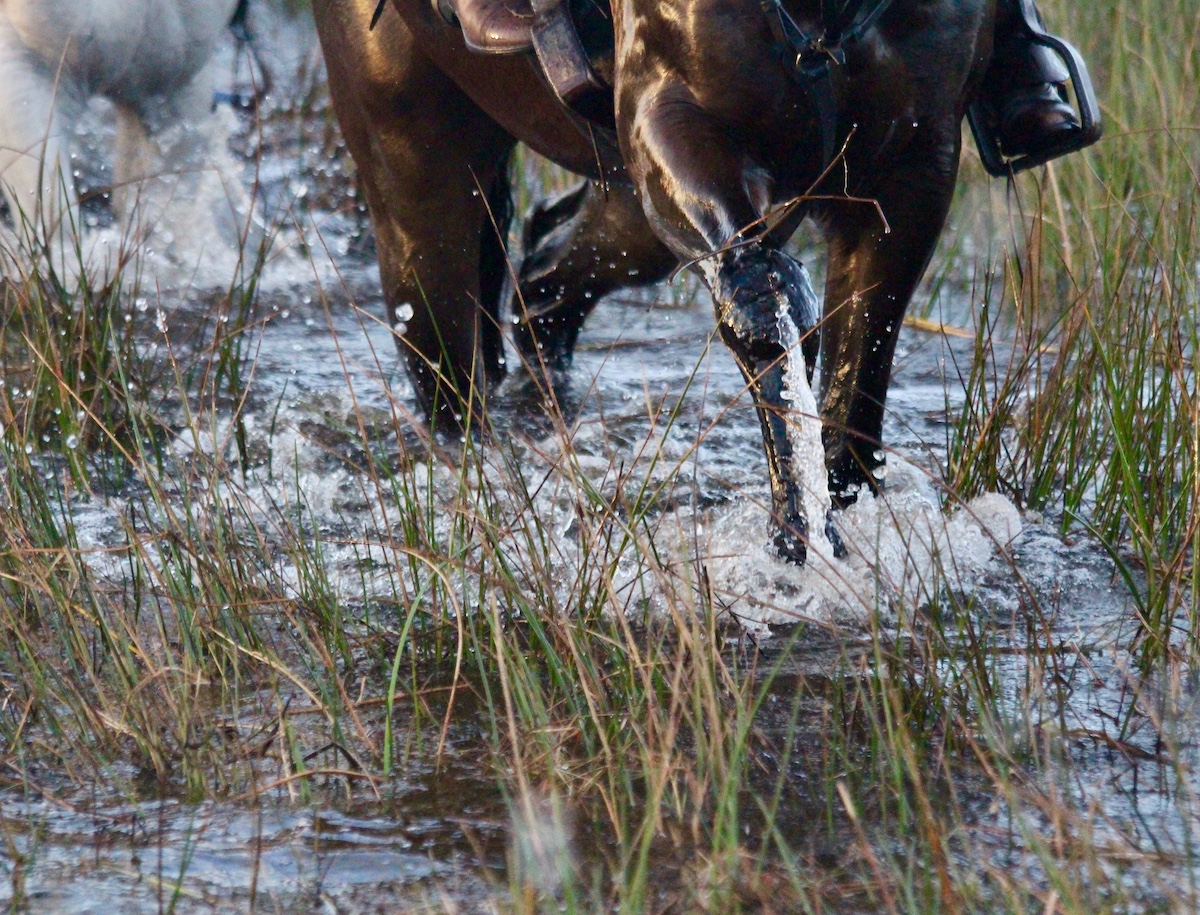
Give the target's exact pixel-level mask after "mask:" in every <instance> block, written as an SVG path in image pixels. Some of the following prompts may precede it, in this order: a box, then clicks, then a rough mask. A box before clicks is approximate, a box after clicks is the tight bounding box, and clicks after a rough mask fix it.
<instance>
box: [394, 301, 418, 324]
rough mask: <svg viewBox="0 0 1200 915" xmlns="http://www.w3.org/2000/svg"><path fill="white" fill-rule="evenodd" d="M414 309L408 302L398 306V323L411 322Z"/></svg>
mask: <svg viewBox="0 0 1200 915" xmlns="http://www.w3.org/2000/svg"><path fill="white" fill-rule="evenodd" d="M413 314H414V312H413V307H412V305H411V304H409V303H408V302H404V303H402V304H400V305H397V306H396V320H397V321H411V320H412V317H413Z"/></svg>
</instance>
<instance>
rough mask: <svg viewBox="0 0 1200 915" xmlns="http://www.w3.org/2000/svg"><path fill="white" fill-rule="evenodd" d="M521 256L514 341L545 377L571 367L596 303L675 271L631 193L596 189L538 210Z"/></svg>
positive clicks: (584, 187)
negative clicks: (549, 373) (581, 330)
mask: <svg viewBox="0 0 1200 915" xmlns="http://www.w3.org/2000/svg"><path fill="white" fill-rule="evenodd" d="M524 249H525V256H524V259H523V261H522V263H521V272H520V277H519V280H518V286H517V294H516V296H515V301H514V302H513V323H514V336H515V338H516V342H517V346H518V348H519V350H520V352H521V355H522V356H523V357H524V358H525V359H526V360H527V361H528V362H529V363H530V364H531V365H542V366H545V367H546V368H547V369H549V370H551V371H562V370H565V369H566V368H567V367H568V366H569V365H570V363H571V357H572V354H573V353H574V350H575V341H576V339H577V338H578V336H579V331H580V329H581V328H582V327H583V323H584V321H585V320H586V319H587V316H588V315H589V314H591V312H592V309H593V308H595V307H596V303H597V302H598V301H599V300H600V298H601V297H603V296H604V295H606V294H608V293H610V292H614V291H615V290H618V289H626V288H630V287H640V286H647V285H652V284H654V283H658V282H660V281H661V280H663V279H665V278H666V277H667V276H668V275H669V274H670V272H671V271H672V270H673V269H675V267H676V266H678V263H679V260H678V258H677V257H676V256H675V255H674V254H673V253H672V252H671V251H670V249H669V248H667V247H666V245H664V244H663V243H662V242H661V241H660V240H659V239H658V237H657V236H656V235H655V234H654V233H653V231H651V229H650V224H649V223H648V222H647V221H646V216H645V214H644V212H643V210H642V205H641V203H640V202H639V201H638V199H637V197H636V195H635V194H634V191H633V187H632V186H630V185H624V184H610V185H609V186H608V187H607V189H605V188H603V187H602V186H601V185H600V184H599V183H598V182H595V181H584V182H582V183H580V184H578V185H576V186H575V187H574V188H572V189H571V190H569V191H567V192H566V193H565V194H562V195H561V196H559V197H556V198H551V199H549V200H547V201H544V202H542V203H539V204H538V205H537V206H536V207H535V208H534V210H533V212H532V213H531V214H530V216H529V217H528V220H527V221H526V225H525V244H524Z"/></svg>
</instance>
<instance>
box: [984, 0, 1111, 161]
mask: <svg viewBox="0 0 1200 915" xmlns="http://www.w3.org/2000/svg"><path fill="white" fill-rule="evenodd" d="M1018 3H1019V4H1020V8H1019V11H1018V12H1019V14H1020V15H1019V16H1018V17H1017V18H1018V19H1019V20H1020V28H1021V29H1022V30H1023V31H1024V34H1025V37H1026V38H1028V39H1029V41H1031V42H1032V43H1033V44H1035V45H1038V46H1039V47H1043V48H1046V49H1047V50H1049V51H1050V52H1051V53H1053V54H1054V55H1055V56H1056V57H1057V58H1059V59H1060V60H1061V61H1062V63H1063V64H1064V65H1065V66H1066V68H1067V72H1068V74H1070V82H1071V89H1072V91H1073V92H1074V95H1075V106H1076V108H1077V110H1078V114H1079V130H1077V131H1075V132H1074V133H1073V134H1072V135H1071V136H1070V137H1069V138H1067V139H1065V140H1063V141H1062V142H1061V143H1058V144H1056V145H1055V146H1053V147H1052V148H1050V149H1048V150H1045V151H1043V152H1039V153H1036V154H1030V155H1022V156H1016V157H1014V158H1009V159H1006V158H1005V157H1004V154H1003V152H1001V150H1000V142H999V140H998V138H997V137H996V135H995V131H994V129H993V127H992V125H991V124H990V123H989V119H988V108H987V105H986V104H985V103H984V102H983V101H982V100H980V99H977V100H976V101H974V102H972V103H971V107H970V108H968V109H967V121H968V122H969V123H970V125H971V133H972V134H973V135H974V137H975V145H976V146H977V147H978V148H979V158H980V159H982V160H983V167H984V168H985V169H986V170H987V173H988V174H989V175H991V176H992V177H994V178H1004V177H1008V176H1010V175H1015V174H1017V173H1018V172H1023V171H1025V170H1026V169H1030V168H1036V167H1037V166H1039V165H1045V164H1046V163H1047V162H1049V161H1050V160H1052V159H1057V158H1059V157H1060V156H1066V155H1069V154H1070V153H1073V152H1078V151H1079V150H1081V149H1084V148H1085V147H1088V146H1091V145H1092V144H1093V143H1095V142H1096V141H1097V140H1098V139H1100V133H1101V124H1100V105H1099V104H1098V103H1097V101H1096V91H1095V89H1094V88H1093V87H1092V79H1091V77H1090V76H1089V75H1088V69H1087V63H1086V62H1085V61H1084V59H1083V55H1082V54H1080V53H1079V51H1077V50H1076V49H1075V47H1074V46H1073V45H1071V44H1070V43H1069V42H1067V41H1064V40H1063V39H1062V38H1059V37H1057V36H1055V35H1051V34H1050V33H1049V32H1047V31H1046V30H1045V29H1044V28H1043V27H1042V26H1041V24H1040V23H1039V21H1038V15H1037V10H1036V9H1035V8H1034V6H1033V0H1018Z"/></svg>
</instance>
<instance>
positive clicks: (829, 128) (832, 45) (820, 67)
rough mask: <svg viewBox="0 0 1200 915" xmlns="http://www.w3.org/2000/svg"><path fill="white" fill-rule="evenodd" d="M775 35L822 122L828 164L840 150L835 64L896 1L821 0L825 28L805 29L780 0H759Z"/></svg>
mask: <svg viewBox="0 0 1200 915" xmlns="http://www.w3.org/2000/svg"><path fill="white" fill-rule="evenodd" d="M760 3H761V5H762V10H763V14H764V15H765V16H766V18H767V24H768V25H769V26H770V28H771V34H772V36H774V38H775V42H776V44H778V45H779V46H780V47H781V49H782V50H784V51H785V52H786V53H785V63H786V65H787V67H788V71H789V72H790V73H791V74H792V77H793V78H794V79H795V80H796V82H797V83H799V84H800V86H801V87H803V89H804V91H805V93H806V94H807V95H808V97H809V100H810V101H811V102H812V105H813V110H814V111H815V112H816V115H817V120H818V122H819V123H820V125H821V150H822V155H823V157H824V160H825V161H824V164H825V165H828V164H829V163H830V162H832V161H833V157H834V155H836V153H837V140H838V137H837V96H836V94H835V93H834V90H833V76H832V72H831V67H832V66H833V65H834V64H838V65H841V64H844V63H845V62H846V52H845V49H846V46H847V45H851V44H853V43H854V42H856V41H858V40H860V39H861V38H862V37H863V36H864V35H865V34H866V33H867V32H868V31H869V30H870V28H871V27H872V26H873V25H875V23H876V22H878V21H879V17H880V16H882V15H883V14H884V13H885V12H886V11H887V9H888V7H890V6H891V5H892V0H873V2H872V0H847V2H846V3H845V4H843V3H841V2H839V0H821V31H820V34H813V33H811V32H808V31H805V30H804V29H803V28H801V27H800V24H799V23H797V22H796V20H795V19H793V18H792V15H791V14H790V13H789V12H788V11H787V10H786V9H784V8H783V3H782V0H760Z"/></svg>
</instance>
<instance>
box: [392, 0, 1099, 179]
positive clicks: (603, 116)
mask: <svg viewBox="0 0 1200 915" xmlns="http://www.w3.org/2000/svg"><path fill="white" fill-rule="evenodd" d="M760 2H761V5H762V8H763V12H764V14H765V15H766V17H767V20H768V23H769V24H770V26H771V29H772V32H773V33H774V36H775V39H776V44H777V46H778V48H779V50H780V52H781V56H782V57H783V58H784V60H785V63H787V64H788V66H789V69H790V70H791V71H792V75H793V77H794V78H795V79H796V81H797V82H799V83H800V84H801V85H802V87H803V88H804V89H805V91H806V93H807V94H808V96H809V98H810V100H811V101H812V102H813V105H814V108H815V110H816V111H817V113H818V120H819V121H820V125H821V132H822V144H823V146H824V157H825V160H826V164H828V162H829V161H831V159H832V156H833V153H834V149H835V141H836V139H837V138H836V137H835V136H834V130H835V124H836V116H837V112H836V99H835V97H834V91H833V83H832V81H831V79H830V69H831V67H832V66H833V65H835V64H840V63H841V62H843V61H844V59H845V58H844V53H843V49H844V48H845V47H846V46H848V45H850V44H853V43H854V42H855V41H856V40H858V39H859V38H860V37H861V36H862V35H864V34H865V33H866V32H867V31H868V30H869V29H870V28H871V27H872V26H873V25H874V23H875V22H876V21H877V20H878V19H879V18H880V17H881V16H882V15H883V13H884V12H885V11H886V10H887V8H888V7H889V6H890V5H891V0H842V2H838V0H823V2H822V5H821V9H822V20H823V21H822V23H821V25H822V30H821V32H820V33H819V34H818V33H810V32H809V31H807V30H806V29H804V28H801V27H800V26H799V25H797V24H796V22H795V20H793V19H792V18H791V16H790V15H788V13H787V12H786V11H785V9H784V7H783V5H782V2H781V0H760ZM1014 2H1015V3H1016V13H1017V15H1016V17H1015V20H1016V26H1017V32H1016V38H1017V40H1018V41H1020V42H1024V46H1025V48H1026V52H1025V55H1026V56H1027V57H1028V58H1029V59H1028V61H1026V62H1025V65H1027V66H1030V67H1033V68H1034V69H1035V70H1037V71H1038V74H1037V75H1035V77H1033V81H1034V82H1035V83H1036V82H1045V88H1046V89H1047V90H1052V91H1057V92H1058V93H1059V94H1060V95H1061V96H1062V97H1063V101H1066V100H1067V96H1066V90H1065V86H1066V84H1067V81H1068V80H1069V81H1070V85H1071V88H1072V89H1073V91H1074V96H1075V107H1076V108H1077V109H1078V112H1079V117H1078V120H1079V122H1080V125H1079V126H1080V129H1078V130H1076V131H1072V132H1070V133H1069V134H1068V135H1067V136H1066V137H1065V139H1062V140H1059V141H1057V142H1056V143H1055V144H1053V145H1051V146H1049V147H1046V148H1043V149H1039V150H1038V151H1037V153H1036V154H1032V155H1030V154H1025V155H1016V156H1011V155H1006V154H1005V152H1004V148H1003V144H1002V143H1001V142H1000V135H1001V133H1002V130H1001V128H1000V127H999V125H998V121H997V110H996V99H995V98H990V99H989V98H987V97H981V98H979V99H978V100H977V101H976V102H974V103H973V104H972V106H971V107H970V109H969V110H968V121H969V122H970V125H971V129H972V133H973V134H974V138H975V142H976V146H977V147H978V149H979V155H980V158H981V159H982V160H983V163H984V167H985V168H986V169H987V171H988V172H989V173H991V174H992V175H994V176H1007V175H1013V174H1016V173H1017V172H1020V171H1024V170H1025V169H1027V168H1032V167H1034V166H1036V165H1041V164H1043V163H1045V162H1048V161H1050V160H1051V159H1055V158H1058V157H1059V156H1064V155H1067V154H1068V153H1072V152H1076V151H1077V150H1080V149H1083V148H1084V147H1086V146H1089V145H1091V144H1092V143H1094V142H1095V141H1096V140H1097V139H1098V138H1099V136H1100V109H1099V105H1098V103H1097V101H1096V96H1095V92H1094V90H1093V89H1092V82H1091V78H1090V77H1089V75H1088V70H1087V65H1086V63H1085V62H1084V60H1083V57H1082V56H1081V55H1080V54H1079V52H1078V51H1076V50H1075V48H1074V47H1072V46H1071V45H1070V44H1068V43H1067V42H1066V41H1064V40H1063V39H1061V38H1058V37H1056V36H1054V35H1051V34H1049V33H1048V32H1046V31H1045V29H1044V28H1043V27H1042V23H1041V18H1040V17H1039V15H1038V12H1037V9H1036V8H1035V6H1034V2H1033V0H1014ZM432 3H433V5H434V8H435V9H436V10H437V11H438V13H439V15H440V16H441V17H442V18H443V19H444V20H445V21H446V22H447V23H448V24H450V25H455V24H457V25H458V26H459V27H460V28H461V29H462V33H463V39H464V41H465V42H466V44H467V46H468V47H469V48H470V49H471V50H473V51H476V52H478V53H483V54H527V53H529V52H533V53H534V54H535V55H536V56H537V59H538V62H539V63H540V64H541V67H542V70H543V72H544V74H545V76H546V80H547V82H549V84H550V86H551V88H552V89H553V90H554V93H555V95H557V96H558V99H559V100H560V101H561V102H562V103H563V104H564V105H566V106H567V107H568V108H570V109H571V110H573V111H574V112H575V113H576V114H579V115H581V116H582V117H583V118H585V119H586V120H588V121H591V122H593V123H594V124H596V125H598V126H600V127H602V128H608V129H612V128H613V126H614V115H613V99H612V82H613V78H612V60H613V42H614V37H613V30H612V13H611V7H610V6H609V2H608V0H432ZM381 6H382V3H381ZM1018 65H1019V64H1018ZM988 94H989V93H988V92H985V93H984V96H987V95H988ZM991 94H992V95H995V92H992V93H991Z"/></svg>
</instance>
